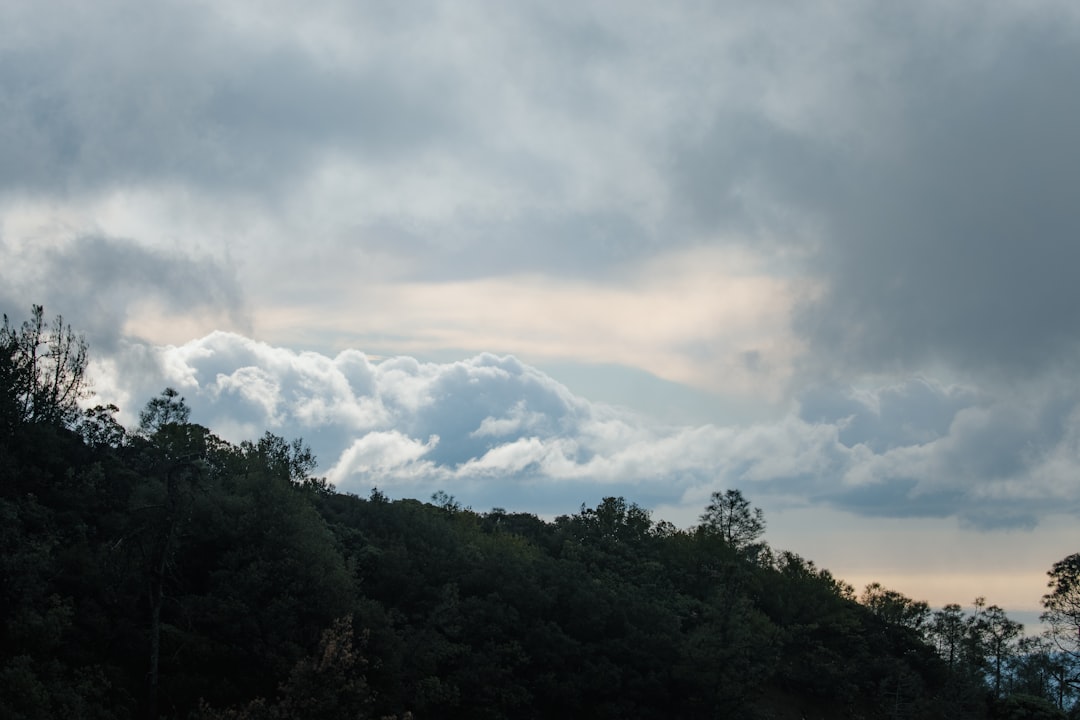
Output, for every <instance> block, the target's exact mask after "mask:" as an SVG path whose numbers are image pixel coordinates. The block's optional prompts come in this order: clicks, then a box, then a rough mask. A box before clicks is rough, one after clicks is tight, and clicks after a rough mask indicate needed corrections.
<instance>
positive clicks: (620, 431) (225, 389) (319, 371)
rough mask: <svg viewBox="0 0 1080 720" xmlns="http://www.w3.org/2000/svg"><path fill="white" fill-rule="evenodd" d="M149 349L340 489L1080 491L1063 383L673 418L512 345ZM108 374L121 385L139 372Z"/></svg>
mask: <svg viewBox="0 0 1080 720" xmlns="http://www.w3.org/2000/svg"><path fill="white" fill-rule="evenodd" d="M140 352H142V351H140ZM152 354H153V355H155V356H156V357H157V358H158V368H159V369H160V372H161V373H162V374H163V376H164V377H163V378H162V380H161V381H162V382H165V383H171V384H174V385H176V386H177V387H179V388H180V389H181V391H182V392H183V393H184V394H185V395H186V397H187V399H188V401H189V402H190V404H191V405H192V407H193V411H194V418H195V419H196V420H197V421H199V422H202V423H204V424H206V425H208V426H209V427H211V428H214V429H217V430H218V431H219V432H222V433H224V434H225V435H226V439H229V440H233V441H239V440H242V439H248V438H247V437H243V436H241V435H240V433H249V436H248V437H250V433H251V432H252V431H253V430H255V429H270V430H272V431H273V432H275V433H278V434H281V435H285V436H287V437H297V436H302V437H304V438H306V439H307V440H308V441H309V443H310V444H311V445H312V447H313V449H314V450H315V452H316V455H317V456H318V457H319V458H320V460H321V463H322V464H321V467H322V468H323V472H324V473H326V475H327V476H328V478H329V479H330V480H331V481H333V482H334V483H336V484H337V485H338V486H339V487H340V488H342V489H344V490H351V491H362V490H366V489H367V488H369V487H371V486H373V485H377V486H379V487H382V488H386V489H390V490H393V489H394V488H406V487H412V488H415V487H417V486H418V484H419V486H426V487H430V488H438V487H445V488H450V489H452V488H454V487H461V486H468V487H472V488H473V489H474V490H476V489H477V488H480V487H483V488H486V490H484V491H483V494H484V496H485V497H487V496H493V497H498V496H499V493H503V494H505V495H508V496H512V495H514V494H515V493H516V492H519V491H520V490H521V488H523V487H525V486H530V487H534V488H539V487H544V488H547V491H549V492H550V493H553V494H554V495H555V496H560V497H566V500H567V502H568V503H569V505H570V506H571V507H572V506H574V505H576V502H577V499H576V498H572V497H569V496H570V495H571V494H572V493H576V492H580V489H581V488H582V487H583V486H590V487H593V488H606V490H604V492H608V493H626V494H630V495H631V496H632V495H634V494H635V493H639V494H643V495H647V496H649V497H652V498H657V502H658V503H667V504H669V505H682V506H687V507H696V508H700V507H703V506H704V505H705V504H706V503H707V501H708V497H709V494H710V493H711V492H712V491H714V490H718V489H723V488H727V487H739V488H743V489H744V490H745V491H746V492H747V493H748V494H749V495H751V496H752V497H761V498H764V499H768V502H770V503H773V504H774V505H778V506H780V507H786V506H792V507H801V506H806V505H826V506H832V507H835V508H839V509H843V510H847V511H849V512H852V513H855V514H861V515H867V516H873V517H947V516H955V517H958V518H960V519H961V520H962V521H963V522H965V523H970V524H973V525H976V526H980V527H994V526H1025V527H1030V526H1032V525H1034V524H1035V523H1037V522H1038V520H1039V518H1041V517H1044V516H1046V515H1047V514H1049V513H1053V512H1062V511H1065V510H1067V509H1068V508H1074V509H1080V504H1078V501H1076V499H1075V498H1076V497H1078V496H1080V493H1078V492H1076V491H1077V490H1080V481H1078V480H1076V478H1077V477H1080V450H1078V448H1080V439H1078V438H1080V420H1078V418H1080V402H1078V401H1077V398H1071V399H1064V400H1063V398H1062V396H1061V395H1060V393H1057V392H1054V391H1053V389H1044V391H1043V392H1042V393H1041V394H1039V393H1036V392H1034V389H1033V390H1032V393H1031V394H1030V395H1028V396H1010V397H993V396H991V395H989V394H988V393H986V392H984V391H979V390H977V389H975V388H970V387H962V386H956V385H943V384H939V383H935V382H932V381H930V380H928V379H926V378H913V379H911V380H909V381H907V382H905V383H900V384H895V383H894V384H890V385H885V386H881V387H878V388H873V387H863V388H860V389H855V388H851V387H842V386H829V387H822V388H818V389H816V390H813V391H810V392H808V393H806V395H805V398H804V401H803V403H802V405H801V406H800V407H799V409H798V412H793V413H790V414H788V415H787V416H785V417H783V418H781V419H780V420H778V421H775V422H768V423H764V422H763V423H756V424H752V425H744V426H717V425H701V426H666V425H661V424H659V423H656V422H653V421H651V420H650V419H648V418H647V417H644V416H640V415H636V414H633V413H631V412H629V411H626V410H620V409H617V408H614V407H610V406H606V405H603V404H599V403H593V402H590V401H588V400H586V399H584V398H581V397H578V396H575V395H574V394H572V393H570V392H569V391H568V390H567V389H566V388H565V387H564V386H562V385H560V384H559V383H558V382H556V381H555V380H553V379H552V378H550V377H548V376H546V375H544V374H543V373H541V372H539V371H538V370H536V369H535V368H532V367H530V366H528V365H525V364H523V363H521V362H520V361H518V360H516V359H515V358H513V357H511V356H504V357H498V356H495V355H491V354H482V355H478V356H476V357H473V358H470V359H468V360H463V361H459V362H447V363H432V362H419V361H417V360H415V359H413V358H409V357H397V358H392V359H388V360H384V361H382V362H375V361H373V360H371V359H370V358H368V357H367V356H366V355H364V354H363V353H360V352H357V351H355V350H348V351H343V352H341V353H339V354H338V355H337V356H336V357H332V358H331V357H327V356H324V355H321V354H318V353H313V352H304V353H297V352H294V351H291V350H287V349H284V348H279V347H273V346H271V345H268V344H265V343H260V342H255V341H252V340H250V339H247V338H244V337H242V336H239V335H235V334H229V333H222V332H218V333H213V334H211V335H208V336H206V337H204V338H202V339H200V340H196V341H192V342H190V343H187V344H185V345H182V346H164V347H157V348H154V349H153V350H152ZM102 367H103V368H104V367H105V366H102ZM102 372H106V371H105V370H104V369H103V370H102ZM103 379H104V380H105V382H103V383H102V387H104V388H106V389H108V390H109V391H110V392H114V393H116V392H117V391H118V389H122V388H124V386H125V382H124V378H122V377H117V376H116V375H115V374H113V375H111V376H106V377H103ZM133 394H134V393H133V392H131V391H130V390H129V391H127V392H126V393H125V394H124V397H128V398H130V397H131V396H132V395H133ZM104 399H105V400H109V399H112V398H108V397H106V398H104ZM410 492H414V491H410ZM478 492H479V491H478Z"/></svg>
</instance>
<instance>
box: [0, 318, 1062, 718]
mask: <svg viewBox="0 0 1080 720" xmlns="http://www.w3.org/2000/svg"><path fill="white" fill-rule="evenodd" d="M41 317H42V311H41V309H40V308H38V307H35V308H34V313H33V318H32V320H31V321H30V322H29V323H28V324H24V325H23V326H22V329H20V330H15V329H13V328H12V327H11V326H10V325H9V324H8V323H7V322H6V321H5V329H4V332H3V334H2V335H0V340H2V341H3V344H2V345H0V349H2V352H0V372H2V373H5V374H3V375H0V379H2V380H3V382H4V383H5V385H4V386H3V388H0V398H2V400H3V402H4V403H5V406H4V407H5V410H4V412H5V414H4V419H5V422H6V423H7V425H6V426H5V431H4V433H3V434H0V717H4V718H12V719H15V720H18V719H31V718H33V719H37V718H53V717H87V718H100V719H102V720H106V719H108V718H118V719H119V718H124V719H127V718H159V717H168V718H178V719H179V718H185V719H194V720H198V719H200V718H202V719H203V720H220V719H224V718H230V719H233V720H253V719H256V718H258V719H263V718H266V719H269V718H291V717H311V718H338V717H354V718H365V717H371V718H391V717H399V718H405V717H409V716H412V717H416V718H424V717H438V718H526V719H529V718H535V719H539V718H623V717H633V718H669V717H682V718H715V717H725V718H764V717H772V718H783V719H786V718H791V719H795V718H835V717H863V718H989V717H1001V718H1004V717H1063V716H1064V711H1065V710H1068V709H1071V708H1073V706H1074V701H1075V700H1074V699H1075V692H1074V690H1075V687H1076V684H1075V683H1076V680H1075V678H1076V675H1077V673H1076V668H1077V657H1076V655H1077V650H1078V649H1080V646H1078V642H1077V640H1076V638H1077V633H1076V623H1077V622H1078V618H1080V610H1078V601H1077V597H1078V596H1080V595H1078V590H1077V579H1078V577H1080V560H1077V556H1070V557H1069V558H1066V559H1065V560H1063V561H1061V562H1060V563H1058V564H1055V566H1054V568H1053V569H1052V570H1051V573H1050V577H1051V584H1050V590H1051V591H1050V592H1049V593H1048V594H1047V596H1046V597H1045V598H1044V604H1045V606H1046V611H1047V615H1046V618H1047V622H1048V623H1049V625H1050V627H1051V628H1052V630H1053V633H1052V634H1051V635H1050V636H1048V637H1046V638H1032V639H1026V638H1021V636H1020V628H1019V625H1018V624H1016V623H1014V622H1012V621H1011V620H1009V619H1008V617H1007V616H1006V614H1005V613H1004V611H1003V610H1001V609H1000V608H998V607H996V606H994V605H990V606H987V604H986V602H985V601H983V600H982V599H981V598H980V599H978V600H976V602H975V603H973V605H972V610H971V611H970V612H965V611H964V610H963V609H962V608H961V607H960V606H959V605H948V606H946V607H944V608H941V609H937V610H934V609H931V608H929V607H928V606H927V604H926V603H924V602H920V601H917V600H914V599H911V598H908V597H906V596H905V595H903V594H902V593H900V592H898V591H895V590H890V589H887V588H884V587H883V586H881V585H879V584H876V583H875V584H871V585H870V586H868V587H867V588H866V589H865V590H864V591H863V592H862V593H861V594H860V595H858V596H857V595H856V593H855V591H854V589H853V588H851V587H850V586H848V585H846V584H845V583H844V582H842V581H841V580H839V579H837V578H835V577H833V576H832V575H831V574H830V573H829V572H828V571H827V570H824V569H821V568H818V567H816V566H815V565H814V563H813V562H811V561H810V560H807V559H805V558H802V557H801V556H799V555H798V554H796V553H794V552H791V551H774V550H772V549H770V548H768V546H767V545H766V544H765V543H764V541H763V533H764V530H765V520H764V515H763V513H762V512H761V510H759V509H757V508H753V507H752V506H751V504H750V503H749V501H748V500H747V499H746V498H745V497H743V495H742V492H741V491H739V490H737V489H729V490H726V491H717V492H716V493H713V495H712V498H711V501H710V503H709V505H708V506H707V507H706V508H705V511H704V513H703V514H702V517H701V524H700V525H699V526H697V527H694V528H690V529H679V528H676V527H674V526H673V525H671V524H670V523H665V522H663V521H660V522H657V521H655V520H654V519H653V518H652V517H651V516H650V513H649V511H648V510H646V509H645V508H642V507H641V506H639V505H637V504H636V503H634V502H631V501H627V500H626V499H625V498H623V497H607V498H604V499H602V500H601V501H600V502H599V503H598V504H597V505H596V506H595V507H589V506H586V505H582V506H581V508H580V510H579V511H578V512H576V513H573V514H571V515H564V516H560V517H558V518H555V519H554V520H544V519H541V518H539V517H537V516H535V515H532V514H529V513H523V512H510V511H507V510H505V509H500V508H495V509H492V510H491V511H489V512H478V511H475V510H473V509H471V508H468V507H462V505H461V503H460V502H458V501H457V500H456V499H455V498H454V497H453V496H452V495H450V494H448V493H446V492H442V491H440V492H438V493H436V494H435V495H434V496H433V502H432V503H424V502H420V501H418V500H413V499H397V500H391V499H390V498H389V497H388V496H387V495H386V494H384V493H382V492H380V491H379V490H375V489H373V490H372V492H371V495H370V496H369V497H367V498H361V497H357V496H354V495H349V494H341V493H338V492H335V491H334V489H333V488H332V487H331V486H329V485H328V484H327V483H326V481H325V480H322V479H320V478H317V477H313V476H312V473H313V472H314V469H315V467H316V464H315V460H314V457H313V456H312V454H311V452H310V450H309V449H308V448H307V446H306V445H305V444H304V443H303V441H302V440H301V439H296V440H287V439H285V438H281V437H278V436H275V435H272V434H270V433H266V434H264V435H263V436H262V437H261V438H258V439H253V440H251V441H247V442H243V443H240V444H238V445H234V444H231V443H228V442H225V441H224V440H222V439H221V438H219V437H217V436H216V435H214V433H213V432H212V431H211V430H210V429H209V428H206V427H203V426H201V425H198V424H196V423H193V422H191V417H190V415H191V413H190V409H189V408H188V406H187V404H186V403H185V402H184V400H183V398H182V397H180V395H179V393H177V392H176V391H175V390H172V389H166V390H165V391H164V392H162V393H161V394H160V395H158V396H157V397H154V398H150V399H149V400H148V401H147V404H146V406H145V408H144V409H143V412H142V413H141V414H140V424H139V428H138V429H137V430H136V431H135V432H129V431H128V430H127V429H125V428H124V427H122V426H121V425H120V424H119V423H118V422H116V420H115V413H116V412H117V409H116V408H115V407H102V406H98V407H94V408H89V409H86V410H80V409H79V408H78V406H77V405H72V404H71V403H72V402H73V401H74V399H77V398H78V397H80V393H81V388H83V387H84V384H83V382H84V381H83V380H82V379H81V373H82V372H83V370H84V369H85V349H84V346H83V345H82V344H81V341H79V340H78V339H77V336H75V335H73V334H72V333H71V331H70V329H69V328H66V329H65V328H64V326H63V325H62V324H61V322H60V320H59V319H58V320H57V322H56V323H55V324H53V325H51V326H48V327H49V329H48V330H45V327H46V326H45V325H44V324H42V323H41V322H40V318H41ZM35 328H37V329H35ZM56 328H61V330H60V331H57V330H56ZM35 337H38V338H41V337H44V338H46V341H45V342H44V344H39V345H33V346H32V345H31V344H29V343H31V342H32V341H33V338H35ZM28 338H29V339H28ZM65 338H66V340H65ZM55 342H59V343H60V345H63V344H64V343H68V345H69V347H68V351H67V352H68V354H67V355H63V354H61V355H55V353H54V354H52V355H50V354H49V353H53V352H54V351H52V350H45V351H43V354H41V357H47V358H53V359H55V358H60V361H59V362H60V367H61V370H59V371H57V369H56V366H54V365H51V364H50V363H52V362H54V360H49V361H48V362H44V363H40V362H39V363H38V365H37V368H38V369H37V370H35V371H30V370H28V368H31V367H34V362H35V361H34V360H33V359H32V357H33V348H35V347H37V348H39V349H40V348H42V347H51V346H52V345H51V343H55ZM80 348H82V349H80ZM72 353H74V354H72ZM64 357H68V358H71V357H76V358H78V357H81V358H83V359H81V360H78V361H77V362H72V361H70V360H64V359H63V358H64ZM42 368H51V369H50V370H49V371H48V372H45V371H44V370H42ZM76 375H78V376H79V378H78V380H77V381H76ZM57 378H59V380H57ZM57 387H60V388H66V389H63V390H60V391H54V389H50V388H57ZM27 408H30V410H29V411H27ZM47 408H54V409H47ZM1025 713H1026V714H1025Z"/></svg>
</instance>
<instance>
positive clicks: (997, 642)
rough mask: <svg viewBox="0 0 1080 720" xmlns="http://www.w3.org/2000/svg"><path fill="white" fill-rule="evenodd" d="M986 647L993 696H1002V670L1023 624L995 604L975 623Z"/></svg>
mask: <svg viewBox="0 0 1080 720" xmlns="http://www.w3.org/2000/svg"><path fill="white" fill-rule="evenodd" d="M977 627H978V630H979V632H980V634H981V636H982V638H983V643H982V644H983V647H985V648H986V664H987V668H988V669H989V671H990V674H991V676H992V677H993V678H994V697H996V698H1001V696H1002V680H1003V678H1004V675H1003V671H1004V670H1005V668H1006V667H1007V665H1008V662H1009V659H1010V658H1012V656H1013V654H1014V650H1015V648H1014V641H1015V640H1016V639H1017V638H1018V637H1020V634H1021V633H1022V632H1023V631H1024V626H1023V625H1021V624H1020V623H1018V622H1014V621H1012V620H1010V619H1009V618H1008V616H1007V615H1006V614H1005V611H1004V610H1002V609H1001V608H1000V607H998V606H997V605H991V606H990V607H988V608H986V611H985V612H984V613H983V615H982V617H980V618H979V620H978V624H977Z"/></svg>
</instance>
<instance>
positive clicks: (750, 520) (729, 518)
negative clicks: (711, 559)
mask: <svg viewBox="0 0 1080 720" xmlns="http://www.w3.org/2000/svg"><path fill="white" fill-rule="evenodd" d="M700 520H701V525H700V526H699V527H700V528H701V529H702V530H703V531H705V532H706V533H709V534H715V535H718V536H719V537H720V538H721V539H722V540H723V541H724V542H725V543H727V544H728V545H730V546H731V547H733V548H735V549H736V550H739V551H750V550H752V549H753V548H754V547H755V545H756V543H757V540H758V538H760V537H761V536H762V535H763V534H764V533H765V514H764V513H763V512H762V511H761V508H751V507H750V501H749V500H747V499H746V498H744V497H743V494H742V492H741V491H739V490H736V489H729V490H726V491H725V492H719V491H717V492H714V493H713V494H712V501H711V502H710V503H709V504H708V506H707V507H706V508H705V512H704V513H703V514H702V515H701V518H700Z"/></svg>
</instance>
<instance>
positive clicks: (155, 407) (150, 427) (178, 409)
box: [139, 387, 191, 437]
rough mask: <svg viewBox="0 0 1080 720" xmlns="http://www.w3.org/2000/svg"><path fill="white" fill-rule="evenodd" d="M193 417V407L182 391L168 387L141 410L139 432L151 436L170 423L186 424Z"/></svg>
mask: <svg viewBox="0 0 1080 720" xmlns="http://www.w3.org/2000/svg"><path fill="white" fill-rule="evenodd" d="M189 417H191V408H189V407H188V404H187V401H185V400H184V398H182V397H181V396H180V393H178V392H176V391H175V390H173V389H172V388H171V387H167V388H165V389H164V390H162V391H161V395H159V396H158V397H156V398H153V399H151V400H150V402H148V403H146V407H145V408H143V409H142V411H140V412H139V432H141V433H142V434H143V435H144V436H146V437H150V436H153V435H155V434H157V433H158V432H159V431H160V430H163V429H165V428H166V427H168V426H169V425H184V424H185V423H187V421H188V418H189Z"/></svg>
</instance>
